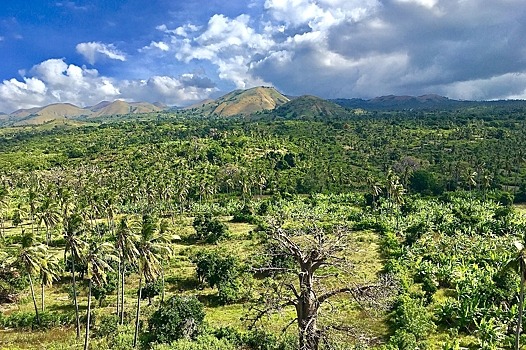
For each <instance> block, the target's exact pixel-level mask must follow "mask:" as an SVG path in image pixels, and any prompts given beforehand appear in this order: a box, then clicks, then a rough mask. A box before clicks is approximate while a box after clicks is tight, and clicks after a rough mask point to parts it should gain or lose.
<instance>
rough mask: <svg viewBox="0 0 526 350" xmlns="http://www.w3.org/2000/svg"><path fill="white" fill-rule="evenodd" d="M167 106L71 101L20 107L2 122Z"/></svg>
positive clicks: (106, 114)
mask: <svg viewBox="0 0 526 350" xmlns="http://www.w3.org/2000/svg"><path fill="white" fill-rule="evenodd" d="M165 108H166V107H164V108H163V107H161V106H160V105H154V104H151V103H147V102H126V101H122V100H117V101H113V102H109V101H102V102H100V103H98V104H97V105H95V106H90V107H85V108H80V107H77V106H75V105H72V104H70V103H55V104H51V105H48V106H44V107H40V108H39V107H36V108H29V109H19V110H17V111H15V112H13V113H11V114H9V115H6V116H0V122H3V123H7V124H12V125H33V124H43V123H47V122H49V121H52V120H62V119H79V118H97V117H109V116H113V115H122V114H139V113H151V112H158V111H162V110H164V109H165Z"/></svg>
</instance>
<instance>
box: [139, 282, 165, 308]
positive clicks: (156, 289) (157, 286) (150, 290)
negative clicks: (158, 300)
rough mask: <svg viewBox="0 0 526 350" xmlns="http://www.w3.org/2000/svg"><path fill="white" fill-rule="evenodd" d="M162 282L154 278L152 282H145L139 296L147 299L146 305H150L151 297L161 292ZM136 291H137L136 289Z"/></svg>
mask: <svg viewBox="0 0 526 350" xmlns="http://www.w3.org/2000/svg"><path fill="white" fill-rule="evenodd" d="M162 288H163V285H162V282H161V281H160V280H156V281H154V282H148V283H146V286H144V287H143V288H142V291H141V298H142V299H143V300H144V299H148V305H152V299H153V298H154V297H156V296H158V295H159V294H161V292H162ZM137 292H138V291H137Z"/></svg>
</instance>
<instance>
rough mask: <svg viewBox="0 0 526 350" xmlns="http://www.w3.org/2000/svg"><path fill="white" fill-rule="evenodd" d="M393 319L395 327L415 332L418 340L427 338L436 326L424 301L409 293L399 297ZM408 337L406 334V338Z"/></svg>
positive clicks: (411, 332)
mask: <svg viewBox="0 0 526 350" xmlns="http://www.w3.org/2000/svg"><path fill="white" fill-rule="evenodd" d="M392 319H393V327H394V329H396V330H403V331H404V332H407V333H410V334H413V335H414V337H415V339H416V340H417V341H420V340H422V339H425V337H426V336H427V335H428V334H429V333H430V332H431V331H432V330H434V328H435V324H434V323H433V321H432V320H431V315H430V313H429V312H428V311H427V310H426V308H425V307H424V305H423V304H422V301H421V300H419V299H413V298H411V297H410V296H409V295H407V294H403V295H401V296H400V297H399V298H398V300H397V302H396V305H395V311H394V314H393V318H392ZM395 335H396V333H395ZM406 338H407V337H405V336H404V339H406Z"/></svg>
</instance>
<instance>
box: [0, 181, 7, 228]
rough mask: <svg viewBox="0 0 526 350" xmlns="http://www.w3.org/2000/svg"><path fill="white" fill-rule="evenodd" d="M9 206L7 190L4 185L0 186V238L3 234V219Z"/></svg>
mask: <svg viewBox="0 0 526 350" xmlns="http://www.w3.org/2000/svg"><path fill="white" fill-rule="evenodd" d="M8 207H9V191H8V189H7V187H6V186H0V238H3V237H4V235H5V227H4V224H5V223H4V221H5V216H6V211H7V208H8Z"/></svg>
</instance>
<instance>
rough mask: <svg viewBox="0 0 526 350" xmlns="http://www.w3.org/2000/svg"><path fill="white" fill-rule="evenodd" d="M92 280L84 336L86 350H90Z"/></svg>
mask: <svg viewBox="0 0 526 350" xmlns="http://www.w3.org/2000/svg"><path fill="white" fill-rule="evenodd" d="M91 283H92V282H91V278H90V280H89V287H88V311H87V314H86V334H85V336H84V350H88V347H89V327H90V322H91Z"/></svg>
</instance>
